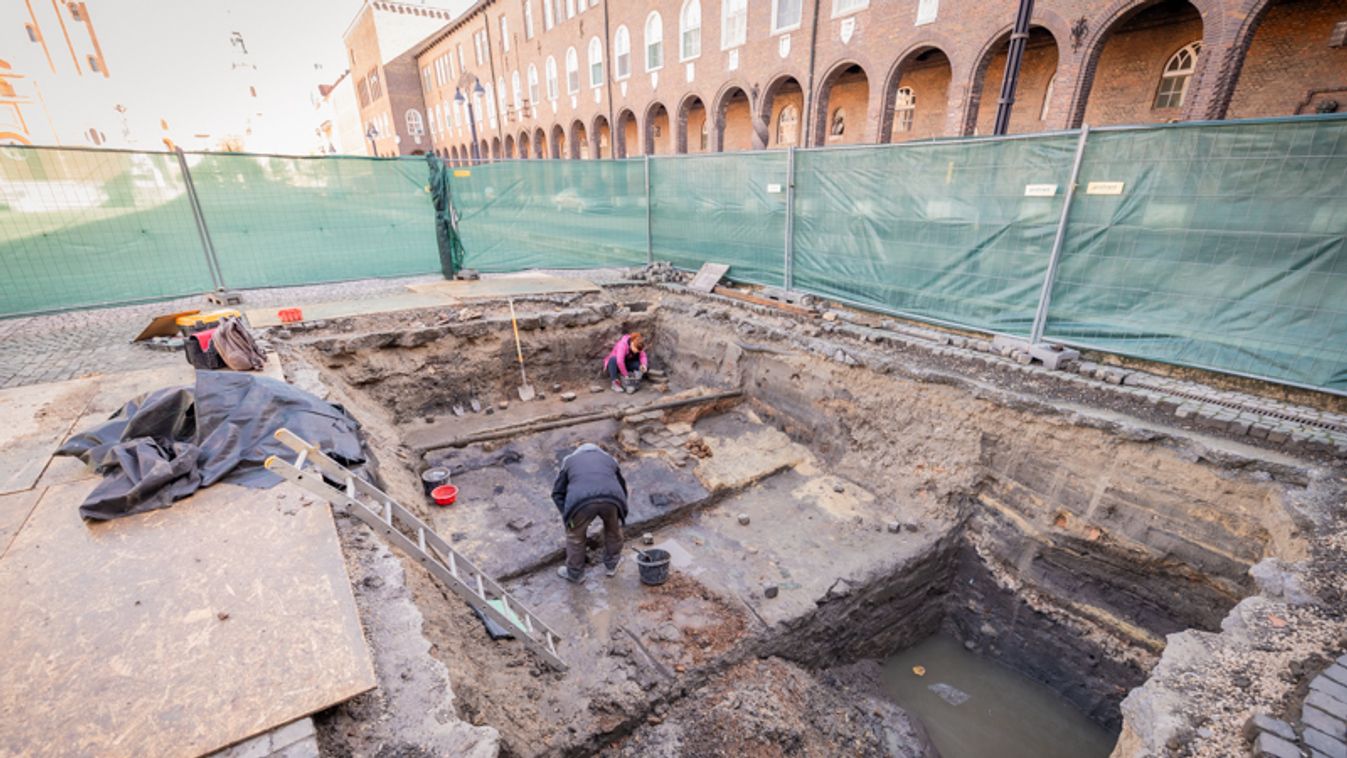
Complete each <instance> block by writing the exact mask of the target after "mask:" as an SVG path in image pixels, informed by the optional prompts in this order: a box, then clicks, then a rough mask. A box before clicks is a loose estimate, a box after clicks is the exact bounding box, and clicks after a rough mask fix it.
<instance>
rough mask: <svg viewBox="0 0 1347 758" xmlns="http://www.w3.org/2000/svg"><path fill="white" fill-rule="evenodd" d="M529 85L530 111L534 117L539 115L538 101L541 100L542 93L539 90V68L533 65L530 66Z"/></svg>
mask: <svg viewBox="0 0 1347 758" xmlns="http://www.w3.org/2000/svg"><path fill="white" fill-rule="evenodd" d="M528 83H529V106H530V109H531V110H532V111H533V113H534V115H537V113H538V100H539V99H540V94H541V91H540V90H539V89H538V67H537V66H535V65H533V64H532V63H530V64H529V77H528Z"/></svg>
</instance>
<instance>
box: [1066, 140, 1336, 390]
mask: <svg viewBox="0 0 1347 758" xmlns="http://www.w3.org/2000/svg"><path fill="white" fill-rule="evenodd" d="M1103 182H1111V183H1115V184H1114V185H1113V186H1112V187H1108V186H1105V185H1101V184H1095V185H1094V186H1093V187H1091V183H1103ZM1118 182H1121V183H1122V186H1121V190H1119V188H1118V186H1117V184H1116V183H1118ZM1105 192H1107V193H1112V192H1120V194H1101V193H1105ZM1046 333H1047V335H1048V337H1049V338H1051V339H1058V340H1064V341H1067V342H1074V343H1079V344H1084V345H1088V346H1093V347H1097V348H1100V349H1103V350H1107V351H1111V352H1117V353H1122V354H1126V355H1134V356H1138V357H1141V358H1148V359H1151V360H1156V361H1163V362H1167V363H1176V364H1183V365H1188V366H1195V367H1203V368H1212V369H1216V370H1220V371H1229V372H1235V373H1245V374H1252V375H1257V376H1263V377H1269V378H1272V379H1278V380H1282V381H1288V382H1293V383H1299V384H1306V385H1313V386H1319V387H1326V388H1333V389H1336V390H1347V120H1343V119H1313V118H1311V119H1302V120H1293V121H1281V122H1275V123H1268V122H1260V123H1246V124H1240V123H1226V124H1204V125H1192V126H1189V125H1184V126H1170V127H1159V128H1154V129H1128V130H1121V131H1103V132H1097V133H1096V132H1092V133H1091V134H1090V139H1089V143H1088V146H1087V148H1086V152H1085V163H1084V166H1083V167H1082V169H1081V178H1080V190H1079V191H1078V193H1077V195H1076V199H1075V201H1074V203H1073V205H1072V209H1071V217H1070V223H1069V225H1068V228H1067V235H1066V245H1065V247H1064V249H1063V254H1062V259H1061V264H1060V268H1059V270H1058V274H1057V279H1056V282H1055V285H1054V288H1053V294H1052V301H1051V308H1050V310H1049V314H1048V322H1047V332H1046Z"/></svg>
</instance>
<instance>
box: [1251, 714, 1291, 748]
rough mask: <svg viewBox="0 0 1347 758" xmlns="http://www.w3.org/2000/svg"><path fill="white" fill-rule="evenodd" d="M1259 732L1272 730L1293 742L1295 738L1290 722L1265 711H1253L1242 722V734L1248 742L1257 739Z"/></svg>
mask: <svg viewBox="0 0 1347 758" xmlns="http://www.w3.org/2000/svg"><path fill="white" fill-rule="evenodd" d="M1260 732H1272V733H1273V734H1275V735H1277V736H1278V737H1281V738H1282V739H1284V740H1289V741H1291V742H1295V739H1296V730H1295V729H1292V728H1291V725H1290V724H1288V723H1286V722H1285V721H1282V720H1281V719H1279V718H1273V717H1272V716H1269V715H1268V714H1266V713H1255V714H1254V715H1252V716H1250V717H1249V720H1248V721H1246V722H1245V723H1244V736H1245V738H1246V739H1248V740H1249V741H1250V742H1252V741H1253V740H1255V739H1257V737H1258V734H1259V733H1260Z"/></svg>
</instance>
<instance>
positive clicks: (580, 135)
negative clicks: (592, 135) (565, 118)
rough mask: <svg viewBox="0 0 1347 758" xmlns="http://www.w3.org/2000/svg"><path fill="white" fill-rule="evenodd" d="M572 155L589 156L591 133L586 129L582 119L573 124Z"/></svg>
mask: <svg viewBox="0 0 1347 758" xmlns="http://www.w3.org/2000/svg"><path fill="white" fill-rule="evenodd" d="M571 157H572V158H588V157H590V155H589V134H588V132H587V131H586V130H585V124H584V122H582V121H576V122H575V123H573V124H571Z"/></svg>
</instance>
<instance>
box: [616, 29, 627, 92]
mask: <svg viewBox="0 0 1347 758" xmlns="http://www.w3.org/2000/svg"><path fill="white" fill-rule="evenodd" d="M613 76H614V77H616V78H617V79H619V80H621V79H626V78H627V77H628V76H631V32H629V31H627V27H626V25H623V26H619V27H618V28H617V31H616V32H615V33H614V34H613Z"/></svg>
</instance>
